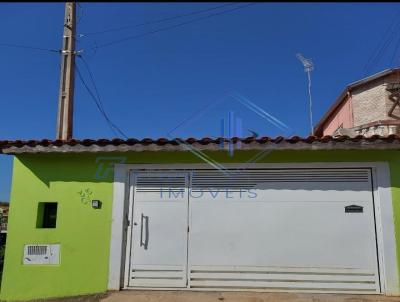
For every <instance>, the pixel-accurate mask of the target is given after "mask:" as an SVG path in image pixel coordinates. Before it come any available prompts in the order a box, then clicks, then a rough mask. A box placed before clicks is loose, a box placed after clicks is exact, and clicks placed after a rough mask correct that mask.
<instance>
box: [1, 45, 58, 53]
mask: <svg viewBox="0 0 400 302" xmlns="http://www.w3.org/2000/svg"><path fill="white" fill-rule="evenodd" d="M1 46H3V47H12V48H23V49H31V50H40V51H48V52H55V53H61V50H60V49H50V48H41V47H34V46H28V45H21V44H12V43H0V47H1Z"/></svg>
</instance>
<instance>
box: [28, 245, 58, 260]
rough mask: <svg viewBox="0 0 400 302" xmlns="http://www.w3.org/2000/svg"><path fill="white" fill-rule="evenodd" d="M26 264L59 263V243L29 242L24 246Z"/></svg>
mask: <svg viewBox="0 0 400 302" xmlns="http://www.w3.org/2000/svg"><path fill="white" fill-rule="evenodd" d="M23 263H24V264H59V263H60V245H59V244H27V245H25V247H24V259H23Z"/></svg>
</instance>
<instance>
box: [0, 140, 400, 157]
mask: <svg viewBox="0 0 400 302" xmlns="http://www.w3.org/2000/svg"><path fill="white" fill-rule="evenodd" d="M222 141H224V142H225V148H228V143H233V144H234V145H238V144H239V143H240V150H349V149H397V150H400V136H397V135H389V136H386V137H382V136H379V135H373V136H371V137H364V136H362V135H359V136H356V137H353V138H350V137H349V136H338V137H332V136H324V137H316V136H309V137H304V138H302V137H299V136H292V137H288V138H284V137H281V136H279V137H276V138H270V137H261V138H256V137H247V138H237V137H235V138H232V139H226V138H217V139H212V138H208V137H205V138H202V139H195V138H188V139H180V138H176V139H171V140H170V139H166V138H159V139H156V140H154V139H150V138H145V139H142V140H137V139H127V140H122V139H112V140H108V139H98V140H91V139H84V140H75V139H72V140H69V141H62V140H47V139H44V140H28V141H21V140H16V141H0V153H3V154H23V153H82V152H88V153H97V152H131V151H133V152H141V151H189V150H190V149H191V148H193V149H195V150H202V151H203V150H205V151H207V150H209V151H218V150H221V149H220V148H221V143H222Z"/></svg>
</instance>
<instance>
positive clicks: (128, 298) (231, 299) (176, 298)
mask: <svg viewBox="0 0 400 302" xmlns="http://www.w3.org/2000/svg"><path fill="white" fill-rule="evenodd" d="M100 301H101V302H220V301H224V302H280V301H285V302H372V301H374V302H375V301H377V302H386V301H387V302H389V301H391V302H394V301H396V302H400V297H386V296H380V295H343V294H303V293H255V292H196V291H141V290H125V291H120V292H111V293H109V294H108V295H107V296H106V297H103V298H101V299H100Z"/></svg>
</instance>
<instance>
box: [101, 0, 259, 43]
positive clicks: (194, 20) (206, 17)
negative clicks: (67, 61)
mask: <svg viewBox="0 0 400 302" xmlns="http://www.w3.org/2000/svg"><path fill="white" fill-rule="evenodd" d="M254 4H257V3H248V4H246V5H242V6H239V7H235V8H232V9H228V10H224V11H221V12H218V13H214V14H210V15H207V16H203V17H200V18H196V19H192V20H189V21H185V22H181V23H178V24H175V25H171V26H167V27H162V28H159V29H156V30H152V31H148V32H145V33H142V34H138V35H134V36H129V37H126V38H123V39H119V40H115V41H111V42H108V43H104V44H100V45H99V46H97V49H99V48H103V47H107V46H111V45H114V44H119V43H122V42H125V41H128V40H134V39H138V38H142V37H145V36H149V35H152V34H155V33H159V32H162V31H166V30H170V29H174V28H177V27H180V26H183V25H187V24H190V23H194V22H198V21H201V20H205V19H208V18H211V17H215V16H220V15H223V14H227V13H230V12H232V11H236V10H239V9H242V8H245V7H248V6H250V5H254Z"/></svg>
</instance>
